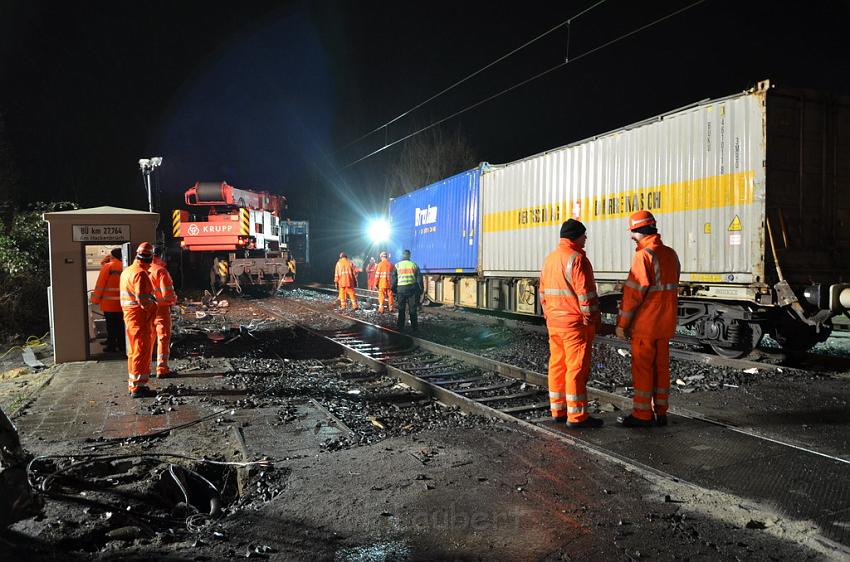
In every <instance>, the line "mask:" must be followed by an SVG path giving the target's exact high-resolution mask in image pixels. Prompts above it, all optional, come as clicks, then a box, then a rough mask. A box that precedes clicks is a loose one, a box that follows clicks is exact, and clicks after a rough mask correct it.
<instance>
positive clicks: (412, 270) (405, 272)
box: [392, 250, 422, 332]
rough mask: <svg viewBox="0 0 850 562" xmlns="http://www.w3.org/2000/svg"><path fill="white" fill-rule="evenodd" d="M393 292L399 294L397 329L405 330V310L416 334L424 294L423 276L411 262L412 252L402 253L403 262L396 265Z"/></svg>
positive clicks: (411, 327)
mask: <svg viewBox="0 0 850 562" xmlns="http://www.w3.org/2000/svg"><path fill="white" fill-rule="evenodd" d="M392 286H393V292H394V293H396V294H398V321H397V322H396V328H398V331H399V332H401V331H402V330H404V324H405V310H407V312H408V313H409V315H410V329H411V330H413V331H414V332H415V331H416V329H417V327H418V322H419V295H421V294H422V274H421V273H420V272H419V266H418V265H416V264H415V263H413V262H412V261H410V250H405V251H403V252H402V253H401V261H400V262H398V263H397V264H395V271H394V274H393V284H392Z"/></svg>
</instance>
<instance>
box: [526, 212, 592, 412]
mask: <svg viewBox="0 0 850 562" xmlns="http://www.w3.org/2000/svg"><path fill="white" fill-rule="evenodd" d="M585 232H586V229H585V226H584V225H583V224H582V223H581V222H579V221H577V220H574V219H569V220H567V221H566V222H565V223H563V224H562V225H561V233H560V235H561V240H560V242H559V243H558V247H557V248H556V249H555V250H554V251H553V252H552V253H550V254H549V255H548V256H546V260H545V261H544V262H543V270H542V271H541V272H540V287H539V290H540V302H541V304H542V305H543V314H544V316H545V317H546V328H547V330H548V331H549V407H550V409H551V412H552V417H553V418H554V419H555V421H556V422H563V421H566V422H567V425H568V426H569V427H601V426H602V424H603V422H602V420H601V419H599V418H592V417H590V415H589V414H588V412H587V378H588V376H589V374H590V352H591V349H592V347H593V337H594V335H595V334H596V329H597V325H598V324H599V323H600V319H601V315H600V313H599V297H598V296H597V294H596V281H595V280H594V278H593V267H592V266H591V265H590V261H589V260H588V259H587V256H586V255H585V252H584V245H585V243H586V242H587V234H586V233H585Z"/></svg>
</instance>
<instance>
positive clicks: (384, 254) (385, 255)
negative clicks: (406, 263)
mask: <svg viewBox="0 0 850 562" xmlns="http://www.w3.org/2000/svg"><path fill="white" fill-rule="evenodd" d="M379 257H382V258H389V257H390V255H389V254H388V253H386V252H381V255H380V256H379Z"/></svg>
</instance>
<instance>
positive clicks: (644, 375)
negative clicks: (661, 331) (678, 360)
mask: <svg viewBox="0 0 850 562" xmlns="http://www.w3.org/2000/svg"><path fill="white" fill-rule="evenodd" d="M632 385H633V386H634V395H633V396H632V416H634V417H636V418H638V419H641V420H651V419H652V412H653V411H654V412H655V415H658V416H664V415H667V399H668V397H669V395H670V340H668V339H652V338H632Z"/></svg>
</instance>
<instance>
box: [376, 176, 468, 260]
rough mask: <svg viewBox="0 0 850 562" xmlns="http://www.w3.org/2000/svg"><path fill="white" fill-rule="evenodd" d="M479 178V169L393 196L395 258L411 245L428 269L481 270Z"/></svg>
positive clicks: (393, 248)
mask: <svg viewBox="0 0 850 562" xmlns="http://www.w3.org/2000/svg"><path fill="white" fill-rule="evenodd" d="M480 178H481V170H480V168H476V169H474V170H469V171H467V172H462V173H460V174H457V175H456V176H452V177H450V178H446V179H444V180H440V181H438V182H436V183H432V184H431V185H429V186H427V187H423V188H421V189H417V190H416V191H414V192H412V193H408V194H406V195H402V196H401V197H397V198H396V199H392V200H390V224H391V226H392V243H391V244H390V251H391V253H392V257H391V258H390V259H391V260H392V261H393V262H397V261H399V260H400V259H401V251H402V250H404V249H408V250H410V251H411V252H412V254H413V256H412V258H411V259H412V260H413V261H414V262H416V264H417V265H419V269H420V270H421V271H422V272H423V273H450V272H458V273H473V272H475V271H477V270H478V195H479V193H480V185H481V183H480Z"/></svg>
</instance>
